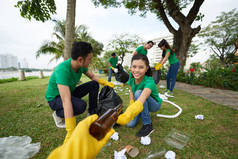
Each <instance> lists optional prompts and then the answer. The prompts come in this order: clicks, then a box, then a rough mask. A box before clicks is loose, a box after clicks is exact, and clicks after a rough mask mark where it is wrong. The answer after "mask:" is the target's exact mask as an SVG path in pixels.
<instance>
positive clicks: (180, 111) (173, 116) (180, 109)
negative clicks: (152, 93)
mask: <svg viewBox="0 0 238 159" xmlns="http://www.w3.org/2000/svg"><path fill="white" fill-rule="evenodd" d="M159 96H160V98H161V97H162V100H163V102H167V103H170V104H172V105H173V106H175V107H176V108H178V110H179V111H178V112H177V113H176V114H174V115H163V114H157V115H156V116H157V117H162V118H176V117H178V116H179V115H180V114H181V113H182V108H180V106H178V105H177V104H175V103H173V102H171V101H169V100H167V99H166V98H165V97H164V96H163V95H162V94H159Z"/></svg>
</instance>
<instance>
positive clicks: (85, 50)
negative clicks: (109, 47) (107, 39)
mask: <svg viewBox="0 0 238 159" xmlns="http://www.w3.org/2000/svg"><path fill="white" fill-rule="evenodd" d="M92 52H93V48H92V46H91V44H90V43H87V42H82V41H81V42H74V44H73V47H72V52H71V57H72V59H73V60H77V58H78V57H79V56H81V57H83V58H86V57H87V56H88V54H90V53H92Z"/></svg>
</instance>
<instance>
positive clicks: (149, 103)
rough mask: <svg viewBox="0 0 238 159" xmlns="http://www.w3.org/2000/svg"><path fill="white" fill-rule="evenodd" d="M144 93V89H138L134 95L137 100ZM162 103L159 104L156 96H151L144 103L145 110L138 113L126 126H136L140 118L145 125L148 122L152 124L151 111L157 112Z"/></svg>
mask: <svg viewBox="0 0 238 159" xmlns="http://www.w3.org/2000/svg"><path fill="white" fill-rule="evenodd" d="M141 93H142V90H138V91H136V92H135V94H134V97H135V99H136V100H137V99H138V98H139V97H140V95H141ZM160 106H161V104H159V103H158V102H157V101H156V100H155V99H154V98H152V97H151V96H149V97H148V98H147V100H146V101H145V103H144V104H143V107H144V109H143V111H142V112H141V113H140V114H139V115H137V116H136V117H135V118H134V119H133V120H131V121H130V122H129V123H128V124H127V125H126V126H127V127H131V128H133V127H135V126H136V124H137V123H138V122H139V119H140V118H141V119H142V123H143V125H146V124H151V123H152V122H151V119H150V112H156V111H158V110H159V109H160Z"/></svg>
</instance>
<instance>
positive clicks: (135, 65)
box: [131, 59, 148, 80]
mask: <svg viewBox="0 0 238 159" xmlns="http://www.w3.org/2000/svg"><path fill="white" fill-rule="evenodd" d="M147 70H148V66H146V64H145V62H144V61H143V60H141V59H139V60H134V61H132V64H131V73H132V75H133V76H134V78H135V79H136V80H140V79H143V78H144V76H145V73H146V72H147Z"/></svg>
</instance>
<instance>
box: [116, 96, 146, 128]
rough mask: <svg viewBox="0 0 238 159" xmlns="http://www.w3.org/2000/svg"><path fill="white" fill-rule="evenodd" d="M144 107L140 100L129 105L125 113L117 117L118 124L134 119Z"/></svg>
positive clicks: (124, 123)
mask: <svg viewBox="0 0 238 159" xmlns="http://www.w3.org/2000/svg"><path fill="white" fill-rule="evenodd" d="M143 108H144V107H143V104H142V103H141V101H140V100H137V101H135V102H134V103H133V104H131V105H129V106H128V108H127V109H126V111H125V112H124V113H122V114H121V115H119V117H118V119H117V124H120V125H126V124H127V123H129V122H130V121H131V120H133V119H134V118H135V117H136V116H137V115H138V114H139V113H140V112H142V110H143Z"/></svg>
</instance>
